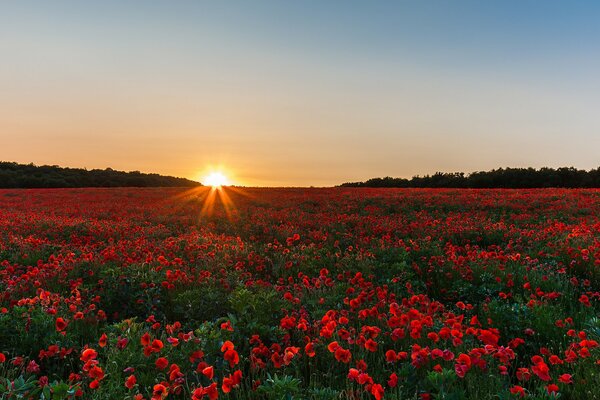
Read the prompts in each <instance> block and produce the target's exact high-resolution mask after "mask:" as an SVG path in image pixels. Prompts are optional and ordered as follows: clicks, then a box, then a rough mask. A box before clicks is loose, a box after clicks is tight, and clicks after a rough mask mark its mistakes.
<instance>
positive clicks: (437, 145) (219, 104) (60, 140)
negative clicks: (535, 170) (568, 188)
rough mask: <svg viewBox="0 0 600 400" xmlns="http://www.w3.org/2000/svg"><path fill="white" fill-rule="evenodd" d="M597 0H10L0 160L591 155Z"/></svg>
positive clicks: (287, 176) (267, 175) (587, 164)
mask: <svg viewBox="0 0 600 400" xmlns="http://www.w3.org/2000/svg"><path fill="white" fill-rule="evenodd" d="M599 22H600V2H576V1H561V2H558V1H493V2H492V1H414V2H400V1H394V2H375V1H360V2H359V1H332V2H325V1H298V2H291V1H289V2H283V1H278V2H275V1H273V2H271V1H239V2H222V1H218V2H203V1H186V2H175V1H173V2H171V1H162V2H149V1H101V2H83V1H70V2H66V1H38V2H32V1H21V0H20V1H14V2H4V3H3V4H2V5H0V140H1V141H2V146H0V159H2V160H14V161H20V162H35V163H39V164H43V163H47V164H59V165H66V166H85V167H88V168H95V167H101V168H103V167H107V166H110V167H112V168H116V169H126V170H142V171H155V172H160V173H166V174H175V175H179V176H186V177H190V178H200V177H202V175H203V174H205V173H206V172H207V171H208V170H209V169H214V168H222V169H224V171H225V172H226V173H227V174H230V175H232V179H233V181H234V182H235V183H241V184H251V185H333V184H337V183H341V182H344V181H349V180H362V179H367V178H370V177H374V176H386V175H391V176H401V177H410V176H412V175H414V174H426V173H433V172H436V171H448V172H450V171H465V172H469V171H474V170H487V169H491V168H496V167H503V166H534V167H540V166H554V167H557V166H575V167H579V168H585V169H589V168H595V167H598V166H599V165H600V150H599V149H600V111H599V106H600V23H599Z"/></svg>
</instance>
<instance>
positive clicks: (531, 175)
mask: <svg viewBox="0 0 600 400" xmlns="http://www.w3.org/2000/svg"><path fill="white" fill-rule="evenodd" d="M340 186H342V187H417V188H419V187H422V188H548V187H562V188H584V187H595V188H598V187H600V167H598V168H596V169H593V170H590V171H585V170H578V169H576V168H574V167H561V168H558V169H554V168H548V167H543V168H540V169H539V170H536V169H535V168H498V169H493V170H491V171H476V172H473V173H471V174H468V175H466V174H465V173H464V172H451V173H448V172H436V173H435V174H433V175H425V176H418V175H417V176H413V177H412V178H411V179H404V178H391V177H389V176H388V177H385V178H372V179H369V180H367V181H365V182H348V183H343V184H342V185H340Z"/></svg>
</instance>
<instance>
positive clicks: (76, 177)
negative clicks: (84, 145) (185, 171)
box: [0, 161, 200, 188]
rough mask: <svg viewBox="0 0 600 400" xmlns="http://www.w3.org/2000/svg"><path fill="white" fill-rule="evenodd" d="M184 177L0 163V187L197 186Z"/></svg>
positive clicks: (107, 169)
mask: <svg viewBox="0 0 600 400" xmlns="http://www.w3.org/2000/svg"><path fill="white" fill-rule="evenodd" d="M199 185H200V183H199V182H195V181H192V180H189V179H185V178H176V177H172V176H163V175H158V174H144V173H142V172H140V171H133V172H123V171H115V170H113V169H112V168H106V169H104V170H102V169H93V170H89V171H88V170H86V169H83V168H61V167H59V166H57V165H42V166H35V165H34V164H32V163H30V164H17V163H15V162H6V161H0V188H57V187H118V186H137V187H153V186H154V187H156V186H180V187H192V186H199Z"/></svg>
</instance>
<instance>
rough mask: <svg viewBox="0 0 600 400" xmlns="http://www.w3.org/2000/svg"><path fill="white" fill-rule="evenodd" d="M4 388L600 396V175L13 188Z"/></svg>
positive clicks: (3, 207)
mask: <svg viewBox="0 0 600 400" xmlns="http://www.w3.org/2000/svg"><path fill="white" fill-rule="evenodd" d="M0 262H1V267H0V289H1V294H0V398H1V399H17V398H25V399H27V398H31V399H67V398H76V397H79V398H83V399H165V398H167V399H193V400H199V399H216V398H231V399H346V400H350V399H381V398H386V399H511V398H520V397H527V398H531V399H549V398H555V397H561V398H565V399H599V398H600V361H599V359H600V349H599V348H598V341H600V318H599V315H600V314H599V311H600V292H599V290H600V287H599V286H600V190H559V189H546V190H449V189H448V190H441V189H440V190H433V189H351V188H348V189H342V188H336V189H241V188H227V189H221V190H213V189H209V188H196V189H166V188H158V189H120V188H119V189H47V190H1V191H0Z"/></svg>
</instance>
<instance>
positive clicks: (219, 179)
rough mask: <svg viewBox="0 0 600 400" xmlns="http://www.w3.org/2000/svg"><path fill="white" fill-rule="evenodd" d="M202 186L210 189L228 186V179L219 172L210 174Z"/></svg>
mask: <svg viewBox="0 0 600 400" xmlns="http://www.w3.org/2000/svg"><path fill="white" fill-rule="evenodd" d="M204 184H205V185H207V186H212V187H221V186H226V185H229V179H227V177H226V176H225V175H223V174H222V173H221V172H212V173H211V174H209V175H208V176H207V177H206V179H205V180H204Z"/></svg>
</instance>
